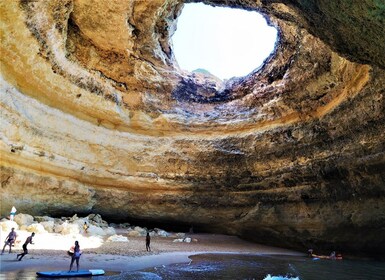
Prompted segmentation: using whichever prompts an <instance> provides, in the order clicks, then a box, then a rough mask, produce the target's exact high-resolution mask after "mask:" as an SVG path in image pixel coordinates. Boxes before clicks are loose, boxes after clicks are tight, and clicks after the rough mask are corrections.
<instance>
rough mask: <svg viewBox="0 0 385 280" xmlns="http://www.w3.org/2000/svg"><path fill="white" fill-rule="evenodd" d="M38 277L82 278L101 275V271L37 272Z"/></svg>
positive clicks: (102, 271) (102, 272)
mask: <svg viewBox="0 0 385 280" xmlns="http://www.w3.org/2000/svg"><path fill="white" fill-rule="evenodd" d="M36 274H37V275H38V276H44V277H84V276H97V275H103V274H104V270H103V269H90V270H79V271H70V272H69V271H38V272H36Z"/></svg>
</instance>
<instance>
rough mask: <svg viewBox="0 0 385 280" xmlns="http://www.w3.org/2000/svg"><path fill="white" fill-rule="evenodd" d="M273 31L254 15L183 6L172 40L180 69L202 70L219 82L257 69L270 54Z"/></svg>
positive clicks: (200, 5)
mask: <svg viewBox="0 0 385 280" xmlns="http://www.w3.org/2000/svg"><path fill="white" fill-rule="evenodd" d="M276 38H277V30H276V29H275V28H274V27H270V26H268V25H267V23H266V20H265V19H264V18H263V17H262V15H260V14H259V13H257V12H249V11H245V10H240V9H231V8H222V7H215V8H214V7H211V6H208V5H204V4H202V3H198V4H185V6H184V8H183V11H182V14H181V15H180V16H179V17H178V23H177V31H176V32H175V34H174V35H173V37H172V41H173V46H174V48H173V49H174V54H175V57H176V60H177V61H178V64H179V66H180V68H182V69H184V70H189V71H193V70H195V69H197V68H204V69H206V70H208V71H209V72H211V73H212V74H214V75H216V76H217V77H219V78H221V79H229V78H231V77H241V76H245V75H247V74H249V73H250V72H251V71H253V70H254V69H256V68H258V67H259V66H260V65H261V64H262V63H263V61H264V60H265V58H266V57H268V56H269V54H270V53H271V52H272V51H273V50H274V44H275V41H276Z"/></svg>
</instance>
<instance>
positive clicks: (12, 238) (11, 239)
mask: <svg viewBox="0 0 385 280" xmlns="http://www.w3.org/2000/svg"><path fill="white" fill-rule="evenodd" d="M15 242H16V232H15V228H12V229H11V232H10V233H9V234H8V236H7V238H5V244H4V247H3V251H1V254H4V250H5V247H6V246H7V245H8V246H9V253H11V251H12V245H13V244H14V243H15Z"/></svg>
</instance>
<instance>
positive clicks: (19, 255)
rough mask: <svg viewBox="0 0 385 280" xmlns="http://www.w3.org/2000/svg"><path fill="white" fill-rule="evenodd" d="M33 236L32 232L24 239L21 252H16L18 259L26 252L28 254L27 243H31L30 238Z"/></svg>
mask: <svg viewBox="0 0 385 280" xmlns="http://www.w3.org/2000/svg"><path fill="white" fill-rule="evenodd" d="M34 236H35V233H34V232H32V234H31V235H30V236H28V237H27V239H26V240H25V242H24V244H23V251H24V252H23V253H21V254H17V256H16V258H17V260H18V261H21V259H22V258H24V256H25V255H26V254H28V249H27V245H28V244H33V243H32V238H33V237H34Z"/></svg>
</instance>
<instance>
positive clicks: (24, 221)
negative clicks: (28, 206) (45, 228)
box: [14, 213, 34, 226]
mask: <svg viewBox="0 0 385 280" xmlns="http://www.w3.org/2000/svg"><path fill="white" fill-rule="evenodd" d="M14 221H15V222H16V223H17V224H18V225H19V226H29V225H31V224H32V223H33V221H34V218H33V216H31V215H28V214H22V213H20V214H17V215H15V218H14Z"/></svg>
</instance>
